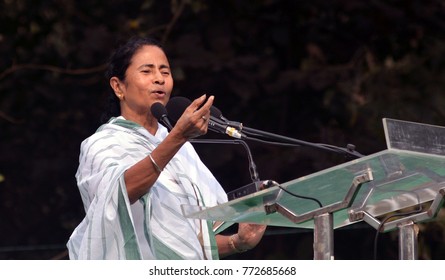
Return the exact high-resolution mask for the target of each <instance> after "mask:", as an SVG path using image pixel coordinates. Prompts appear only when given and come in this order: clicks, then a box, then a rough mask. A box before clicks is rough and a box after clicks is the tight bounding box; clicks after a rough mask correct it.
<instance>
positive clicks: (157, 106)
mask: <svg viewBox="0 0 445 280" xmlns="http://www.w3.org/2000/svg"><path fill="white" fill-rule="evenodd" d="M150 110H151V113H152V114H153V116H154V117H155V118H156V119H157V120H158V121H160V120H162V118H163V117H166V116H167V109H166V108H165V107H164V105H162V103H161V102H156V103H153V105H151V108H150Z"/></svg>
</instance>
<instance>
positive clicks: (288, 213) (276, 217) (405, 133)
mask: <svg viewBox="0 0 445 280" xmlns="http://www.w3.org/2000/svg"><path fill="white" fill-rule="evenodd" d="M383 125H384V130H385V136H386V142H387V147H388V149H386V150H384V151H381V152H378V153H375V154H372V155H368V156H365V157H362V158H359V159H355V160H352V161H349V162H346V163H344V164H340V165H337V166H334V167H332V168H328V169H325V170H322V171H319V172H316V173H313V174H310V175H307V176H303V177H301V178H297V179H295V180H292V181H290V182H286V183H283V184H277V185H276V186H273V187H270V188H268V189H265V190H261V191H258V192H256V193H253V194H249V195H246V196H244V197H241V198H237V199H234V200H231V201H228V202H226V203H224V204H221V205H217V206H213V207H202V206H196V205H182V210H183V213H184V215H185V216H186V217H189V218H197V219H207V220H212V221H224V222H226V223H227V224H231V223H239V222H249V223H259V224H267V225H270V226H284V227H296V228H309V229H313V230H314V244H313V249H314V259H316V260H327V259H334V255H333V251H334V250H333V249H334V238H333V236H334V234H333V232H334V230H335V229H337V228H340V227H344V226H347V225H350V224H353V223H357V222H366V223H368V224H369V225H371V226H372V227H374V228H375V229H377V230H378V231H381V232H385V231H390V230H399V258H400V259H417V231H416V223H419V222H425V221H428V220H432V219H434V218H435V217H436V215H437V213H438V211H439V210H440V208H441V206H442V204H443V201H444V194H445V127H440V126H433V125H427V124H421V123H413V122H406V121H400V120H393V119H383ZM293 194H299V195H304V197H311V198H314V199H316V200H317V201H319V202H320V205H318V204H316V203H314V202H313V200H308V199H302V198H301V197H300V198H298V197H295V195H293ZM427 204H429V209H428V210H424V209H423V208H422V209H421V208H420V207H425V205H427ZM413 208H415V209H414V210H413ZM391 217H392V218H393V220H390V219H388V218H391ZM394 217H397V218H398V219H396V220H394Z"/></svg>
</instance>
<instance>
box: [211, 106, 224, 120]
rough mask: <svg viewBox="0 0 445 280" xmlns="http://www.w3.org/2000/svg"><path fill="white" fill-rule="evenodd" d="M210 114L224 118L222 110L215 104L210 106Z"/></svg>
mask: <svg viewBox="0 0 445 280" xmlns="http://www.w3.org/2000/svg"><path fill="white" fill-rule="evenodd" d="M210 115H211V116H212V117H215V118H218V119H221V118H222V112H221V111H220V110H219V109H218V108H216V107H215V106H212V107H210Z"/></svg>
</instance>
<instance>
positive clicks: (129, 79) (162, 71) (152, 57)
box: [115, 45, 173, 119]
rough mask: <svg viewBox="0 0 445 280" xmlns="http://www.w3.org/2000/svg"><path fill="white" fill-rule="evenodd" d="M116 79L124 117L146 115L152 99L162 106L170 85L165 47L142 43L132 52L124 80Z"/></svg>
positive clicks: (171, 85)
mask: <svg viewBox="0 0 445 280" xmlns="http://www.w3.org/2000/svg"><path fill="white" fill-rule="evenodd" d="M118 83H119V89H120V90H122V93H121V96H119V93H118V92H117V95H118V97H119V99H120V100H121V110H122V115H124V117H129V118H130V119H131V118H132V117H136V116H141V117H146V116H147V114H151V113H150V108H151V105H152V104H153V103H155V102H161V103H162V104H163V105H164V106H165V105H166V104H167V102H168V100H169V98H170V94H171V92H172V89H173V77H172V75H171V71H170V65H169V63H168V59H167V57H166V55H165V53H164V51H163V50H162V49H160V48H159V47H157V46H152V45H146V46H143V47H141V48H140V49H139V50H138V51H137V52H135V54H134V55H133V58H132V60H131V63H130V65H129V66H128V68H127V71H126V77H125V81H124V82H122V81H119V82H118ZM115 91H116V90H115Z"/></svg>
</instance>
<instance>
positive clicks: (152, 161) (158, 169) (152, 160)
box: [148, 154, 162, 173]
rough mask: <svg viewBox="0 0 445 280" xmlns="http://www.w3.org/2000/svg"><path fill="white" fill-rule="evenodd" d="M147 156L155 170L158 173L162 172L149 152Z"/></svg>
mask: <svg viewBox="0 0 445 280" xmlns="http://www.w3.org/2000/svg"><path fill="white" fill-rule="evenodd" d="M148 157H149V158H150V160H151V163H153V166H154V167H155V169H156V171H158V172H159V173H161V172H162V169H161V168H160V167H159V165H158V164H157V163H156V161H155V160H154V159H153V157H152V156H151V154H148Z"/></svg>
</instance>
